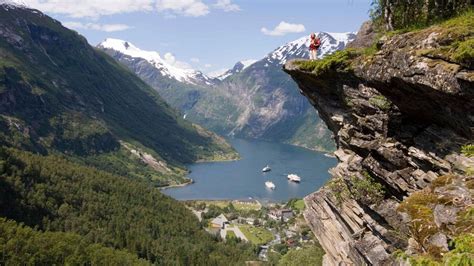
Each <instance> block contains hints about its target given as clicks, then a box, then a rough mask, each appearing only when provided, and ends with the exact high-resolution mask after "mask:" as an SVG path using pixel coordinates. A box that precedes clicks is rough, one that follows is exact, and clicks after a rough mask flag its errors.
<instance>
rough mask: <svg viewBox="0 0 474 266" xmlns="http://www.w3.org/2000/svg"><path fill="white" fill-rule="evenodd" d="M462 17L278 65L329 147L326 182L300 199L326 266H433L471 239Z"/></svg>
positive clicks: (466, 29) (473, 130) (471, 118)
mask: <svg viewBox="0 0 474 266" xmlns="http://www.w3.org/2000/svg"><path fill="white" fill-rule="evenodd" d="M470 16H471V17H470V18H469V16H468V18H463V19H458V20H452V21H449V22H446V23H444V24H441V25H438V26H434V27H431V28H428V29H424V30H419V31H416V32H409V33H405V34H395V35H392V36H391V37H383V38H382V39H381V40H379V41H378V42H377V43H376V44H377V45H376V46H377V47H375V46H374V47H372V48H366V49H360V48H359V49H353V50H346V51H344V52H341V53H337V54H335V55H333V56H330V57H328V58H326V59H323V60H318V61H316V62H314V61H313V62H308V61H291V62H288V63H287V64H286V65H285V66H284V71H286V72H287V73H288V74H290V75H291V76H292V78H293V79H294V80H295V81H296V83H297V84H298V85H299V88H300V90H301V91H300V92H301V93H302V94H303V95H304V96H306V97H307V98H308V99H309V101H310V102H311V104H312V105H313V106H314V107H315V108H316V109H317V110H318V112H319V114H320V116H321V118H322V119H323V120H324V121H325V122H326V123H327V125H328V127H329V128H330V129H331V130H332V131H333V132H334V135H335V139H336V142H337V147H338V149H337V151H336V153H335V154H336V156H337V158H338V159H339V164H338V165H337V166H336V167H335V168H333V169H331V174H332V176H333V177H332V180H330V181H329V182H328V184H327V185H326V186H325V187H323V188H321V189H320V190H319V191H317V192H315V193H313V194H311V195H309V196H307V197H306V198H305V202H306V205H307V210H306V212H305V218H306V220H307V221H308V223H309V224H310V226H311V228H312V230H313V232H314V233H315V235H316V237H317V238H318V239H319V241H320V243H321V245H322V246H323V248H324V249H325V251H326V255H325V263H326V264H327V265H340V264H342V265H352V264H355V265H363V264H368V265H382V264H388V263H393V262H398V263H400V262H402V261H403V259H404V258H405V259H406V258H407V257H412V258H419V257H421V256H424V257H426V258H428V259H429V260H433V261H438V262H440V261H442V260H443V256H444V255H446V254H451V253H453V252H455V251H456V248H455V247H454V246H453V245H452V244H451V245H448V243H454V242H452V241H451V240H456V239H458V238H459V237H461V236H466V235H465V234H468V237H469V234H470V237H471V238H469V239H470V240H472V233H473V229H472V224H474V218H473V217H474V215H473V213H474V211H473V207H472V198H473V193H474V190H473V189H474V186H473V184H474V181H473V178H474V177H473V176H472V169H473V168H472V167H473V166H474V160H473V159H472V158H469V157H468V155H467V154H464V155H463V154H462V153H461V149H462V146H464V145H468V144H470V143H473V141H474V70H473V68H472V62H473V59H472V54H471V57H469V56H459V53H460V51H459V47H461V46H462V45H463V44H466V43H469V42H472V38H473V36H474V33H473V29H474V27H473V25H472V23H473V21H474V20H473V19H472V14H471V15H470ZM359 37H360V38H362V37H363V36H359ZM456 43H457V44H456ZM466 224H470V225H471V226H466ZM468 242H469V241H468ZM459 243H460V242H459ZM402 251H403V252H402ZM456 252H457V251H456ZM395 254H399V255H400V254H403V255H404V256H401V255H400V256H398V257H397V256H396V255H395ZM446 256H447V255H446ZM467 256H468V258H470V259H473V257H472V253H471V254H468V255H467Z"/></svg>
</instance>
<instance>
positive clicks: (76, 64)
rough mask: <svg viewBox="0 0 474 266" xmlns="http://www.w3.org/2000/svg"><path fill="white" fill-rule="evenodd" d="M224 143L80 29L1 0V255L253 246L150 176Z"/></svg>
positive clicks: (166, 258)
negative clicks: (228, 239)
mask: <svg viewBox="0 0 474 266" xmlns="http://www.w3.org/2000/svg"><path fill="white" fill-rule="evenodd" d="M227 154H230V156H235V152H234V151H233V149H232V148H231V147H230V145H228V144H227V143H226V142H225V141H224V140H223V139H222V138H220V137H217V136H216V135H215V134H212V133H210V132H208V131H206V130H205V129H203V128H201V127H199V126H197V125H193V124H191V123H189V122H187V121H185V120H183V119H181V115H180V114H179V113H177V112H176V111H175V110H173V109H172V108H170V107H169V106H168V105H167V104H166V103H165V102H164V101H163V100H162V99H161V98H160V96H159V95H158V93H156V92H155V91H154V90H153V89H151V88H150V87H149V86H147V85H146V84H145V83H144V82H143V81H141V80H140V79H139V78H138V77H136V76H135V75H134V74H132V73H131V72H129V71H128V70H127V69H125V68H124V67H122V66H121V65H119V64H118V63H116V62H115V61H114V60H113V59H112V58H110V57H109V56H107V55H106V54H105V53H103V52H100V51H97V50H96V49H94V48H93V47H91V46H90V45H89V44H88V43H87V41H86V40H85V38H84V37H82V36H80V35H79V34H78V33H76V32H74V31H71V30H69V29H67V28H65V27H63V26H62V25H61V23H59V22H58V21H56V20H54V19H52V18H50V17H48V16H46V15H44V14H43V13H41V12H39V11H37V10H32V9H28V8H25V7H21V6H16V5H9V4H6V3H0V265H22V264H27V265H55V264H56V265H58V264H72V265H102V264H109V265H133V264H138V265H141V264H157V265H190V264H199V265H222V264H231V265H235V264H239V265H241V264H243V263H244V261H246V260H251V259H254V258H255V257H256V255H255V254H256V251H255V250H254V247H253V246H250V245H246V244H242V243H228V244H225V243H224V242H222V241H220V240H219V239H217V238H214V237H212V236H211V235H209V234H208V233H206V232H205V231H204V230H203V229H202V227H201V225H200V223H199V221H198V219H197V218H196V217H195V216H194V215H193V214H192V212H191V211H189V210H188V209H187V208H186V207H185V206H184V205H183V204H181V203H179V202H177V201H176V200H174V199H172V198H170V197H167V196H165V195H163V194H162V193H161V192H160V191H159V190H158V189H157V188H156V186H157V185H158V186H163V185H168V184H176V183H181V182H182V181H183V179H184V175H185V173H186V170H185V168H184V165H185V164H186V163H189V162H193V161H197V160H206V159H219V158H226V156H227Z"/></svg>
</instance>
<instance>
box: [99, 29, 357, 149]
mask: <svg viewBox="0 0 474 266" xmlns="http://www.w3.org/2000/svg"><path fill="white" fill-rule="evenodd" d="M318 36H319V37H320V38H321V47H320V50H319V57H323V56H325V55H327V54H330V53H333V52H335V51H337V50H341V49H344V48H345V46H346V45H347V44H348V43H349V42H350V41H351V40H353V39H354V37H355V34H354V33H326V32H321V33H319V34H318ZM308 47H309V36H305V37H302V38H300V39H298V40H295V41H292V42H289V43H287V44H284V45H282V46H280V47H278V48H276V49H275V50H273V51H272V52H270V53H268V54H267V56H265V57H263V58H261V59H260V60H258V61H255V60H243V61H240V62H237V63H236V64H235V65H234V67H233V68H232V69H229V70H226V71H222V72H221V73H214V74H213V75H209V76H206V75H204V74H202V73H201V72H199V71H195V70H192V69H182V68H177V67H176V66H173V65H170V64H169V63H168V62H166V60H164V58H162V57H161V56H160V55H159V54H158V53H157V52H147V51H143V50H140V49H138V48H137V47H135V46H133V45H132V44H130V43H129V42H126V41H120V40H113V39H108V40H106V41H105V42H104V43H102V44H101V45H100V46H99V48H101V49H103V50H105V51H106V52H107V53H108V54H109V55H111V56H112V57H114V58H115V59H116V60H118V61H119V62H121V63H122V64H124V65H126V66H127V67H128V68H129V69H131V70H132V71H133V72H134V73H136V74H137V75H138V76H140V77H141V78H142V79H143V80H144V81H145V82H147V83H148V84H149V85H150V86H152V87H153V88H155V89H156V90H157V91H158V92H159V93H160V95H161V96H162V97H163V98H164V99H165V100H166V101H167V102H168V103H169V104H170V105H171V106H173V107H175V108H176V109H179V110H180V111H181V112H182V113H183V114H186V119H188V120H190V121H192V122H195V123H197V124H201V125H202V126H204V127H206V128H208V129H211V130H213V131H215V132H217V133H219V134H222V135H235V136H238V137H243V138H254V139H264V140H269V141H275V142H284V143H292V144H296V145H300V146H304V147H308V148H312V149H323V150H331V149H332V148H333V145H334V143H333V142H332V140H331V137H330V136H331V133H330V132H329V130H327V128H326V127H325V125H324V123H323V122H322V121H321V120H320V119H319V118H318V116H317V114H316V113H315V110H314V108H313V107H312V106H311V104H310V103H309V102H308V101H307V99H306V98H305V97H302V96H301V95H300V93H299V90H298V87H297V86H296V84H295V82H294V81H293V80H292V79H291V78H290V77H289V76H288V75H287V74H286V73H284V72H283V71H282V66H281V65H282V64H284V63H286V62H287V61H288V60H291V59H294V58H309V48H308ZM193 84H198V85H193ZM209 84H210V85H209Z"/></svg>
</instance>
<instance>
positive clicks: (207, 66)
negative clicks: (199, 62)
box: [204, 64, 212, 68]
mask: <svg viewBox="0 0 474 266" xmlns="http://www.w3.org/2000/svg"><path fill="white" fill-rule="evenodd" d="M204 67H205V68H210V67H212V65H211V64H205V65H204Z"/></svg>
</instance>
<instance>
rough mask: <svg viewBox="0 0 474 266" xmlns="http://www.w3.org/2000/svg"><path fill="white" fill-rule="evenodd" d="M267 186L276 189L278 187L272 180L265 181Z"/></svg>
mask: <svg viewBox="0 0 474 266" xmlns="http://www.w3.org/2000/svg"><path fill="white" fill-rule="evenodd" d="M265 186H266V187H267V188H269V189H275V188H276V186H275V184H273V182H271V181H267V182H265Z"/></svg>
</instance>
